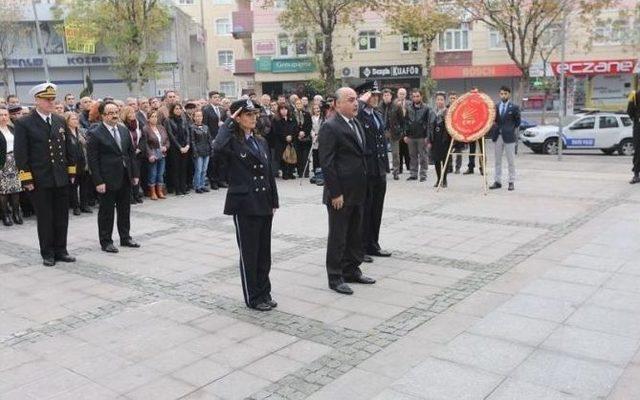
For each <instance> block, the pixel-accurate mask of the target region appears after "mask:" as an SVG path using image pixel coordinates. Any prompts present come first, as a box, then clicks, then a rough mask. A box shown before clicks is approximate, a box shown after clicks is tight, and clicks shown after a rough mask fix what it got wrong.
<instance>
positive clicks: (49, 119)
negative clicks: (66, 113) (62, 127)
mask: <svg viewBox="0 0 640 400" xmlns="http://www.w3.org/2000/svg"><path fill="white" fill-rule="evenodd" d="M47 125H49V128H51V117H47Z"/></svg>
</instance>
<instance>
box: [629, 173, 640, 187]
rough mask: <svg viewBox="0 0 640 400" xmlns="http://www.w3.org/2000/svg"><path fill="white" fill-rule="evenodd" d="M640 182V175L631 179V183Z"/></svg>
mask: <svg viewBox="0 0 640 400" xmlns="http://www.w3.org/2000/svg"><path fill="white" fill-rule="evenodd" d="M638 182H640V176H637V175H635V176H634V177H633V178H631V180H630V181H629V183H630V184H632V185H633V184H634V183H638Z"/></svg>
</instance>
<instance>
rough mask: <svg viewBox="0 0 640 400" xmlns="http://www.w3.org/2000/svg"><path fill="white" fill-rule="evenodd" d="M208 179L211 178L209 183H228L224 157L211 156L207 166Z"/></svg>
mask: <svg viewBox="0 0 640 400" xmlns="http://www.w3.org/2000/svg"><path fill="white" fill-rule="evenodd" d="M207 178H209V183H216V184H219V183H221V182H227V166H226V165H225V163H224V160H223V159H222V157H217V156H216V155H212V156H211V158H210V159H209V165H208V166H207Z"/></svg>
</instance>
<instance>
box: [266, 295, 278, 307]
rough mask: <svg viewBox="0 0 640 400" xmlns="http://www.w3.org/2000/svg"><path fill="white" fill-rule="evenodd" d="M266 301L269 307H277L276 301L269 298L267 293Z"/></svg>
mask: <svg viewBox="0 0 640 400" xmlns="http://www.w3.org/2000/svg"><path fill="white" fill-rule="evenodd" d="M266 303H267V304H268V305H269V306H270V307H271V308H277V307H278V302H276V301H275V300H274V299H272V298H271V295H269V296H268V297H267V301H266Z"/></svg>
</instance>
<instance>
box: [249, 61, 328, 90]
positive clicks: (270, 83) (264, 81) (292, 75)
mask: <svg viewBox="0 0 640 400" xmlns="http://www.w3.org/2000/svg"><path fill="white" fill-rule="evenodd" d="M316 70H317V68H316V64H315V62H314V60H313V59H311V58H271V57H258V58H257V59H256V81H258V82H261V85H262V93H267V94H270V95H271V96H274V95H278V94H283V93H304V91H305V85H306V84H307V82H308V80H309V78H308V76H310V74H313V73H315V71H316Z"/></svg>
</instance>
